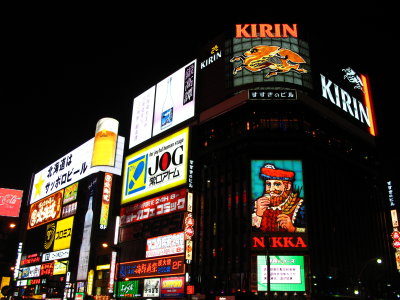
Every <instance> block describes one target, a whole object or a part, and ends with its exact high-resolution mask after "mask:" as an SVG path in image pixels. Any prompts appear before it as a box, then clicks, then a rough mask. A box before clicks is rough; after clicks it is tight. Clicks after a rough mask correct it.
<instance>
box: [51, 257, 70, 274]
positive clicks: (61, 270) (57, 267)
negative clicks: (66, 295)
mask: <svg viewBox="0 0 400 300" xmlns="http://www.w3.org/2000/svg"><path fill="white" fill-rule="evenodd" d="M67 267H68V261H67V260H63V261H55V262H54V269H53V275H62V274H67Z"/></svg>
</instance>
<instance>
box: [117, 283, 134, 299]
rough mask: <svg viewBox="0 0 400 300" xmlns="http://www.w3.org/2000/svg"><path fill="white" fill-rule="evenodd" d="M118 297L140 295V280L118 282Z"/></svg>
mask: <svg viewBox="0 0 400 300" xmlns="http://www.w3.org/2000/svg"><path fill="white" fill-rule="evenodd" d="M117 291H118V295H117V296H118V297H120V298H133V297H138V296H139V281H138V280H130V281H119V282H118V289H117Z"/></svg>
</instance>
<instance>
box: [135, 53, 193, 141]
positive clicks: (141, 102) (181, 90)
mask: <svg viewBox="0 0 400 300" xmlns="http://www.w3.org/2000/svg"><path fill="white" fill-rule="evenodd" d="M196 64H197V62H196V60H194V61H192V62H190V63H189V64H187V65H185V66H184V67H182V68H181V69H179V70H178V71H176V72H175V73H173V74H172V75H170V76H169V77H167V78H165V79H164V80H162V81H160V82H159V83H158V84H157V85H156V86H153V87H151V88H150V89H148V90H147V91H145V92H144V93H142V94H141V95H139V96H137V97H136V98H135V99H134V100H133V108H132V123H131V132H130V138H129V148H132V147H134V146H136V145H138V144H140V143H142V142H144V141H146V140H148V139H150V138H151V137H154V136H156V135H158V134H160V133H161V132H164V131H166V130H168V129H170V128H172V127H174V126H175V125H178V124H180V123H182V122H184V121H185V120H187V119H189V118H191V117H193V116H194V110H195V89H196V86H195V84H196Z"/></svg>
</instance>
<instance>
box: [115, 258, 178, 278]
mask: <svg viewBox="0 0 400 300" xmlns="http://www.w3.org/2000/svg"><path fill="white" fill-rule="evenodd" d="M184 259H185V257H184V255H174V256H164V257H160V258H149V259H144V260H137V261H130V262H123V263H120V265H119V269H118V278H124V279H125V280H126V279H129V278H147V277H164V276H171V275H183V274H184V273H185V262H184Z"/></svg>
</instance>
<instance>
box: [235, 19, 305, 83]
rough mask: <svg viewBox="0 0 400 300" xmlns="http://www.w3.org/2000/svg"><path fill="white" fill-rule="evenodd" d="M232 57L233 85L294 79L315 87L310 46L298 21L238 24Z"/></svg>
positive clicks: (290, 80)
mask: <svg viewBox="0 0 400 300" xmlns="http://www.w3.org/2000/svg"><path fill="white" fill-rule="evenodd" d="M235 29H236V36H235V37H234V38H233V39H232V54H233V55H231V56H230V57H229V62H230V64H231V65H230V67H231V68H232V74H233V85H234V86H241V85H244V84H247V83H255V82H290V83H292V84H296V85H301V86H306V87H310V88H311V87H312V78H311V76H310V65H309V62H310V59H309V56H310V55H309V49H308V45H307V43H306V42H305V41H303V40H301V39H300V38H299V30H298V26H297V24H237V25H236V28H235Z"/></svg>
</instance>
